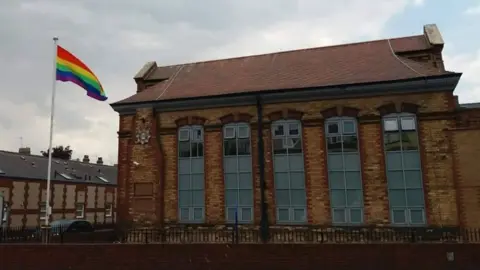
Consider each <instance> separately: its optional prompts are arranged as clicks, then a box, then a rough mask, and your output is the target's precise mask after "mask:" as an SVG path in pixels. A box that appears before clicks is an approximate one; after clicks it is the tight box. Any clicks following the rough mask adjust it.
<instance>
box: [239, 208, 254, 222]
mask: <svg viewBox="0 0 480 270" xmlns="http://www.w3.org/2000/svg"><path fill="white" fill-rule="evenodd" d="M240 220H242V221H251V220H252V208H249V207H248V208H242V209H241V218H240Z"/></svg>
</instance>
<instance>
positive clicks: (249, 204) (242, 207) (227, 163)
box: [223, 123, 253, 223]
mask: <svg viewBox="0 0 480 270" xmlns="http://www.w3.org/2000/svg"><path fill="white" fill-rule="evenodd" d="M250 144H251V142H250V127H249V126H248V124H246V123H239V124H227V125H225V126H224V128H223V166H224V179H225V180H224V181H225V208H226V209H225V212H226V220H227V222H229V223H231V222H235V215H237V221H238V222H239V223H249V222H252V221H253V183H252V155H251V148H250Z"/></svg>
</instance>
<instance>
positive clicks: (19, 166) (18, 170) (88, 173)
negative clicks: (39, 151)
mask: <svg viewBox="0 0 480 270" xmlns="http://www.w3.org/2000/svg"><path fill="white" fill-rule="evenodd" d="M47 169H48V158H46V157H43V156H36V155H23V154H20V153H14V152H7V151H0V180H1V178H19V179H27V180H28V179H30V180H46V179H47ZM102 179H104V180H106V181H104V180H102ZM51 180H52V181H64V182H72V183H77V184H78V183H83V184H103V185H116V184H117V167H116V166H109V165H100V164H96V163H84V162H80V161H66V160H61V159H55V158H54V159H52V178H51ZM107 181H108V182H107Z"/></svg>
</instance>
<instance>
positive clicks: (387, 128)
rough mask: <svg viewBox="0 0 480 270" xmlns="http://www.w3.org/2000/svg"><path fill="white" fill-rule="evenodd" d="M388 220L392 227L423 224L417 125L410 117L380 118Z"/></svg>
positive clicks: (423, 212)
mask: <svg viewBox="0 0 480 270" xmlns="http://www.w3.org/2000/svg"><path fill="white" fill-rule="evenodd" d="M383 130H384V149H385V157H386V167H387V168H386V171H387V182H388V198H389V203H390V217H391V221H392V223H393V224H398V225H422V224H425V222H426V221H425V200H424V191H423V180H422V169H421V163H420V151H419V144H418V133H417V121H416V118H415V116H414V115H411V114H393V115H387V116H385V117H383Z"/></svg>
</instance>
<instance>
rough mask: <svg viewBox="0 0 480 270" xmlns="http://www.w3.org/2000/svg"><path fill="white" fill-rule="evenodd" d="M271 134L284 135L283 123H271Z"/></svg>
mask: <svg viewBox="0 0 480 270" xmlns="http://www.w3.org/2000/svg"><path fill="white" fill-rule="evenodd" d="M273 135H274V136H283V135H285V131H284V128H283V124H280V125H273Z"/></svg>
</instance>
